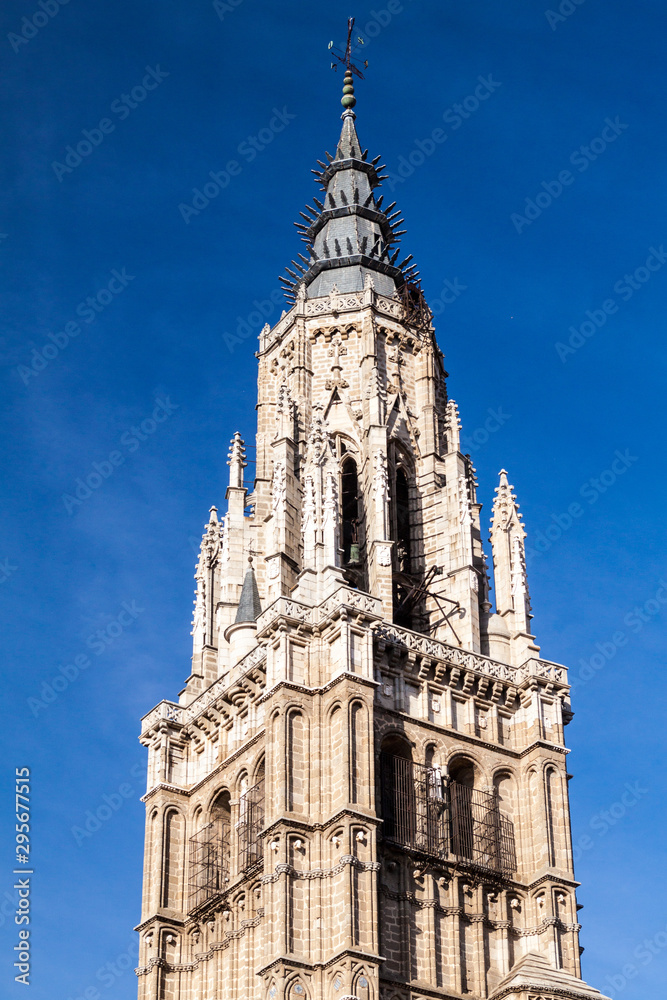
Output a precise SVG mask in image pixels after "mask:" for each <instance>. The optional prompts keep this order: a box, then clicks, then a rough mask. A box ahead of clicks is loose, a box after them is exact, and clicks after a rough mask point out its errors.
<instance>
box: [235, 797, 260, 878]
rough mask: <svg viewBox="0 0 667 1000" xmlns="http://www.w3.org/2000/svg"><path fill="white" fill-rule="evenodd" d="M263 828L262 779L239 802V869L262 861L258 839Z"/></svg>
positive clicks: (242, 869) (243, 869)
mask: <svg viewBox="0 0 667 1000" xmlns="http://www.w3.org/2000/svg"><path fill="white" fill-rule="evenodd" d="M263 828H264V778H262V779H261V780H260V781H258V782H257V784H256V785H253V786H252V788H249V789H248V791H247V792H244V793H243V795H242V796H241V798H240V800H239V823H238V835H239V868H240V870H241V871H245V869H246V868H250V867H251V866H252V865H255V864H257V863H258V862H259V861H261V860H262V844H261V841H260V838H259V835H260V833H261V832H262V830H263Z"/></svg>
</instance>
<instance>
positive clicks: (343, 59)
mask: <svg viewBox="0 0 667 1000" xmlns="http://www.w3.org/2000/svg"><path fill="white" fill-rule="evenodd" d="M353 28H354V18H353V17H350V18H348V21H347V45H346V46H345V52H337V51H336V49H335V48H334V43H333V42H329V51H330V52H331V54H332V55H333V57H334V58H335V59H337V60H338V62H339V63H342V64H343V65H344V66H345V79H344V80H343V96H342V98H341V102H340V103H341V104H342V105H343V107H344V108H345V110H346V111H351V110H352V108H353V107H354V106H355V104H356V103H357V99H356V97H355V96H354V76H358V77H359V79H360V80H363V78H364V74H363V73H362V72H361V70H360V69H359V67H358V66H356V65H355V64H354V63H353V62H352V29H353ZM357 42H358V43H359V45H363V44H364V40H363V38H362V37H361V36H360V35H359V36H358V37H357ZM367 66H368V62H364V69H366V67H367ZM331 68H332V69H338V64H337V63H335V62H333V63H331ZM353 74H354V76H353Z"/></svg>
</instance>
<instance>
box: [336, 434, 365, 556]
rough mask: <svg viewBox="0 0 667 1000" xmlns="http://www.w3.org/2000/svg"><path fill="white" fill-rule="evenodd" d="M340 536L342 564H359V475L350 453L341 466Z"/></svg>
mask: <svg viewBox="0 0 667 1000" xmlns="http://www.w3.org/2000/svg"><path fill="white" fill-rule="evenodd" d="M341 519H342V530H341V538H342V542H343V565H344V566H351V567H354V566H359V565H360V564H361V555H360V550H359V520H360V518H359V477H358V475H357V463H356V462H355V460H354V459H353V458H352V456H351V455H349V454H348V455H346V456H345V458H344V459H343V463H342V466H341Z"/></svg>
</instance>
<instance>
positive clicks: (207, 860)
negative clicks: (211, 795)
mask: <svg viewBox="0 0 667 1000" xmlns="http://www.w3.org/2000/svg"><path fill="white" fill-rule="evenodd" d="M228 859H229V827H228V825H227V824H226V823H224V822H223V821H222V820H220V819H216V820H214V821H213V822H212V823H209V824H208V826H205V827H204V828H203V830H200V831H199V832H198V833H195V834H194V836H193V837H190V877H189V882H188V889H189V894H188V910H196V909H198V908H199V907H200V906H202V904H204V903H207V902H208V901H209V900H210V899H213V898H214V897H215V896H219V895H220V894H221V893H223V892H224V891H225V889H226V888H227V883H228V882H229V860H228Z"/></svg>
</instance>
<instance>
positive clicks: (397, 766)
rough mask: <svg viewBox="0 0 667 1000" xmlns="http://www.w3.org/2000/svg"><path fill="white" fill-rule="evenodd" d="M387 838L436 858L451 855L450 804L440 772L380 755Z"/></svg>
mask: <svg viewBox="0 0 667 1000" xmlns="http://www.w3.org/2000/svg"><path fill="white" fill-rule="evenodd" d="M380 780H381V785H382V817H383V820H384V837H385V839H386V840H392V841H394V843H396V844H400V845H401V846H403V847H410V848H412V849H413V850H415V851H423V852H424V853H425V854H432V855H434V856H435V857H439V858H444V857H446V855H447V816H446V812H447V804H446V800H445V796H444V794H443V793H444V788H443V783H442V778H441V776H440V772H439V771H438V770H437V769H436V768H433V767H426V766H425V765H423V764H414V763H413V762H412V761H411V760H405V759H404V758H403V757H394V756H392V755H391V754H386V753H383V754H381V755H380Z"/></svg>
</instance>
